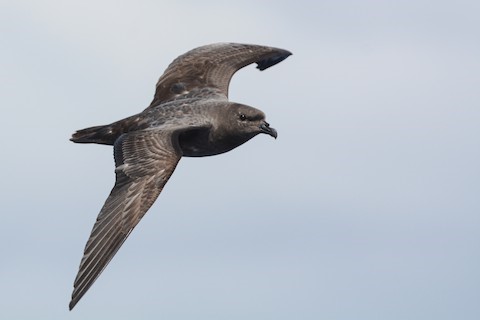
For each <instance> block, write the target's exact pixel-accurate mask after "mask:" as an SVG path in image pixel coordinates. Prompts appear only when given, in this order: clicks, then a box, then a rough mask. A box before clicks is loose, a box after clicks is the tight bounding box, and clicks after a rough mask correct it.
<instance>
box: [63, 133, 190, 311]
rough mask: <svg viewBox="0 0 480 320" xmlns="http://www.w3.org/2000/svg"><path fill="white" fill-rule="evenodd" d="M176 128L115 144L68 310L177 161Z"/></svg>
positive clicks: (128, 137) (132, 136) (133, 136)
mask: <svg viewBox="0 0 480 320" xmlns="http://www.w3.org/2000/svg"><path fill="white" fill-rule="evenodd" d="M177 139H178V132H177V131H175V130H172V131H158V130H148V131H138V132H132V133H129V134H125V135H123V136H122V137H121V138H120V139H119V140H118V141H117V142H116V143H115V163H116V169H115V173H116V182H115V186H114V187H113V189H112V191H111V193H110V195H109V197H108V198H107V200H106V202H105V205H104V206H103V208H102V210H101V211H100V213H99V215H98V218H97V221H96V223H95V225H94V227H93V230H92V233H91V235H90V238H89V240H88V242H87V245H86V246H85V252H84V256H83V259H82V261H81V263H80V267H79V271H78V275H77V277H76V279H75V282H74V291H73V294H72V300H71V302H70V305H69V307H70V309H72V308H73V307H74V306H75V305H76V303H77V302H78V301H79V300H80V298H81V297H82V296H83V295H84V294H85V292H86V291H87V290H88V289H89V288H90V286H91V285H92V284H93V283H94V282H95V280H96V279H97V277H98V276H99V275H100V273H101V272H102V271H103V269H105V267H106V266H107V264H108V263H109V262H110V260H111V259H112V258H113V256H114V255H115V253H116V252H117V251H118V249H120V247H121V245H122V244H123V242H124V241H125V240H126V239H127V237H128V235H129V234H130V232H131V231H132V230H133V228H135V226H136V225H137V223H138V222H139V221H140V219H141V218H142V217H143V216H144V214H145V213H146V212H147V210H148V209H149V208H150V207H151V206H152V204H153V203H154V201H155V200H156V198H157V197H158V195H159V194H160V192H161V191H162V189H163V187H164V185H165V184H166V183H167V181H168V179H169V178H170V176H171V175H172V173H173V171H174V170H175V167H176V165H177V163H178V161H179V160H180V157H181V150H180V149H179V146H178V141H177Z"/></svg>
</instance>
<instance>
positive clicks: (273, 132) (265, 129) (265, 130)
mask: <svg viewBox="0 0 480 320" xmlns="http://www.w3.org/2000/svg"><path fill="white" fill-rule="evenodd" d="M260 130H261V132H262V133H266V134H268V135H271V136H272V137H274V138H275V139H277V136H278V134H277V130H275V129H273V128H271V127H270V124H269V123H268V122H266V121H264V122H263V123H262V124H261V125H260Z"/></svg>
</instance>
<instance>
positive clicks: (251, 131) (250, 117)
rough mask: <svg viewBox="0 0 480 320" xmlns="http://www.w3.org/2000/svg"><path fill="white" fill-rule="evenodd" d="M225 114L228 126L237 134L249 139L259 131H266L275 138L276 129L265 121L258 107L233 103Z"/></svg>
mask: <svg viewBox="0 0 480 320" xmlns="http://www.w3.org/2000/svg"><path fill="white" fill-rule="evenodd" d="M226 116H227V117H228V123H229V127H230V128H231V129H232V130H234V131H235V132H236V133H237V134H241V135H244V136H248V137H249V139H250V138H253V137H254V136H256V135H257V134H259V133H266V134H268V135H270V136H272V137H274V138H275V139H276V138H277V130H275V129H273V128H272V127H270V124H269V123H268V122H267V121H265V114H264V113H263V112H262V111H260V110H258V109H255V108H253V107H250V106H246V105H243V104H238V103H233V104H231V105H230V106H229V108H228V111H227V114H226Z"/></svg>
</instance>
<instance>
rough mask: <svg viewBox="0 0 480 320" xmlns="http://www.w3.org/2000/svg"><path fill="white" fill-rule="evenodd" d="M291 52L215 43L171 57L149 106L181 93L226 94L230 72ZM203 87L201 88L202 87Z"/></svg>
mask: <svg viewBox="0 0 480 320" xmlns="http://www.w3.org/2000/svg"><path fill="white" fill-rule="evenodd" d="M289 55H291V52H289V51H287V50H283V49H278V48H273V47H265V46H258V45H249V44H238V43H216V44H211V45H206V46H203V47H199V48H196V49H193V50H191V51H189V52H187V53H185V54H183V55H181V56H179V57H178V58H177V59H175V60H174V61H173V62H172V63H171V64H170V65H169V66H168V68H167V70H165V72H164V73H163V75H162V76H161V77H160V79H159V80H158V82H157V86H156V91H155V97H154V99H153V101H152V103H151V104H150V107H154V106H157V105H159V104H161V103H163V102H166V101H170V100H173V99H177V98H179V97H182V96H188V95H189V96H195V95H199V96H208V95H209V94H217V95H218V94H220V95H223V96H224V97H225V98H227V97H228V84H229V83H230V79H231V78H232V76H233V74H234V73H235V72H236V71H237V70H239V69H241V68H243V67H245V66H247V65H249V64H251V63H254V62H256V63H257V68H258V69H260V70H265V69H267V68H269V67H271V66H273V65H275V64H277V63H279V62H280V61H282V60H284V59H285V58H287V57H288V56H289ZM202 89H204V90H202Z"/></svg>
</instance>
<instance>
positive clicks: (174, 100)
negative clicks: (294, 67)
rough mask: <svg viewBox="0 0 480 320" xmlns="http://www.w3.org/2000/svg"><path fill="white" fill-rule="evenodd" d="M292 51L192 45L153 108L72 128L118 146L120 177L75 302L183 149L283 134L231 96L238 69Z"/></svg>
mask: <svg viewBox="0 0 480 320" xmlns="http://www.w3.org/2000/svg"><path fill="white" fill-rule="evenodd" d="M289 55H291V53H290V52H289V51H287V50H283V49H278V48H272V47H266V46H259V45H250V44H237V43H217V44H210V45H206V46H203V47H199V48H196V49H193V50H191V51H189V52H187V53H185V54H183V55H181V56H179V57H178V58H176V59H175V60H174V61H173V62H172V63H171V64H170V65H169V66H168V68H167V69H166V70H165V72H164V73H163V75H162V76H161V77H160V79H159V80H158V82H157V85H156V91H155V96H154V98H153V101H152V103H151V104H150V106H149V107H148V108H146V109H145V110H143V111H142V112H140V113H138V114H136V115H133V116H131V117H128V118H125V119H122V120H119V121H117V122H113V123H111V124H108V125H103V126H95V127H91V128H87V129H83V130H78V131H77V132H75V133H74V134H73V135H72V138H71V139H70V140H71V141H73V142H76V143H97V144H105V145H112V146H113V150H114V159H115V185H114V187H113V189H112V191H111V192H110V195H109V196H108V198H107V200H106V201H105V204H104V205H103V207H102V209H101V210H100V213H99V214H98V217H97V221H96V222H95V224H94V226H93V229H92V232H91V234H90V238H89V239H88V241H87V244H86V246H85V251H84V254H83V258H82V260H81V262H80V267H79V271H78V274H77V277H76V278H75V281H74V285H73V286H74V289H73V293H72V300H71V301H70V304H69V308H70V310H72V309H73V307H74V306H75V305H76V304H77V302H78V301H79V300H80V299H81V298H82V296H83V295H84V294H85V292H87V290H88V289H89V288H90V287H91V286H92V284H93V283H94V282H95V280H96V279H97V278H98V276H99V275H100V274H101V273H102V271H103V270H104V269H105V267H106V266H107V265H108V263H109V262H110V260H112V258H113V256H114V255H115V253H116V252H117V251H118V249H120V247H121V246H122V244H123V242H124V241H125V240H126V239H127V237H128V236H129V235H130V233H131V232H132V230H133V229H134V228H135V226H136V225H137V223H138V222H139V221H140V219H142V217H143V216H144V215H145V213H146V212H147V210H148V209H149V208H150V207H151V206H152V204H153V203H154V202H155V200H156V199H157V197H158V195H159V194H160V192H161V191H162V189H163V187H164V186H165V184H166V183H167V181H168V179H169V178H170V176H171V175H172V173H173V171H174V170H175V167H176V166H177V164H178V162H179V160H180V158H181V157H204V156H213V155H216V154H220V153H224V152H227V151H230V150H232V149H234V148H236V147H238V146H239V145H241V144H243V143H245V142H247V141H248V140H250V139H251V138H253V137H254V136H256V135H257V134H259V133H266V134H268V135H270V136H272V137H274V138H277V131H276V130H275V129H273V128H272V127H270V125H269V124H268V122H266V121H265V114H264V113H263V112H262V111H260V110H258V109H255V108H253V107H250V106H247V105H244V104H241V103H236V102H230V101H229V100H228V86H229V83H230V79H231V78H232V76H233V74H234V73H235V72H236V71H237V70H239V69H241V68H243V67H245V66H247V65H249V64H252V63H256V64H257V68H258V69H260V70H265V69H267V68H269V67H271V66H273V65H275V64H277V63H279V62H281V61H282V60H284V59H286V58H287V57H288V56H289Z"/></svg>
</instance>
